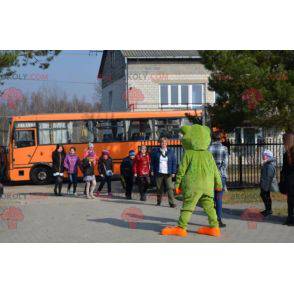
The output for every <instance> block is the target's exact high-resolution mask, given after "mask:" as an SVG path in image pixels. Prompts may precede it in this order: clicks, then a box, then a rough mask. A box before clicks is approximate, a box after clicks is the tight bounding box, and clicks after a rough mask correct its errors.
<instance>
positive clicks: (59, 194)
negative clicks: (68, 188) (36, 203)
mask: <svg viewBox="0 0 294 294" xmlns="http://www.w3.org/2000/svg"><path fill="white" fill-rule="evenodd" d="M61 190H62V183H61V184H59V185H58V196H62V194H61Z"/></svg>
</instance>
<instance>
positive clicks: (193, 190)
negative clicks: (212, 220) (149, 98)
mask: <svg viewBox="0 0 294 294" xmlns="http://www.w3.org/2000/svg"><path fill="white" fill-rule="evenodd" d="M181 133H182V134H183V138H182V145H183V147H184V149H185V153H184V156H183V159H182V161H181V164H180V166H179V169H178V173H177V177H176V185H175V186H176V188H178V187H181V189H182V190H183V195H184V198H185V194H190V195H191V194H204V195H207V196H210V197H214V189H222V182H221V177H220V172H219V170H218V168H217V166H216V164H215V161H214V158H213V156H212V154H211V153H210V152H209V151H208V147H209V145H210V141H211V139H210V129H209V128H208V127H206V126H201V125H192V126H183V127H182V128H181Z"/></svg>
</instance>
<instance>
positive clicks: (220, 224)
mask: <svg viewBox="0 0 294 294" xmlns="http://www.w3.org/2000/svg"><path fill="white" fill-rule="evenodd" d="M218 225H219V227H220V228H225V227H226V226H227V225H226V224H224V223H223V222H222V220H221V219H219V220H218Z"/></svg>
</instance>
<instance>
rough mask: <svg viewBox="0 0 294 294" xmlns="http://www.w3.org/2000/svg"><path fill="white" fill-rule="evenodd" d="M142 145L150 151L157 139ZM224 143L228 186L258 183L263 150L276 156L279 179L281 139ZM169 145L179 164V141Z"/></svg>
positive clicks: (252, 185)
mask: <svg viewBox="0 0 294 294" xmlns="http://www.w3.org/2000/svg"><path fill="white" fill-rule="evenodd" d="M142 145H147V147H148V149H149V151H150V152H152V149H153V148H154V147H158V141H154V142H153V141H152V142H151V143H150V141H148V142H142ZM225 145H226V146H227V148H228V151H229V164H228V181H227V186H228V188H249V187H256V186H258V185H259V179H260V170H261V166H262V152H263V151H264V150H270V151H272V152H273V154H274V157H275V158H276V172H277V178H278V180H279V177H280V170H281V167H282V164H283V153H284V147H283V143H282V142H281V141H278V140H267V141H265V142H261V143H258V144H253V143H252V144H249V143H248V144H247V143H240V144H238V143H234V142H229V141H228V142H227V143H226V144H225ZM169 147H170V148H172V149H173V150H174V152H175V154H176V158H177V162H178V164H179V163H180V161H181V158H182V156H183V153H184V150H183V147H182V146H181V143H180V141H179V140H170V142H169Z"/></svg>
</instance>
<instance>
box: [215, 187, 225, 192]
mask: <svg viewBox="0 0 294 294" xmlns="http://www.w3.org/2000/svg"><path fill="white" fill-rule="evenodd" d="M222 190H223V188H215V191H216V192H221V191H222Z"/></svg>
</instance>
